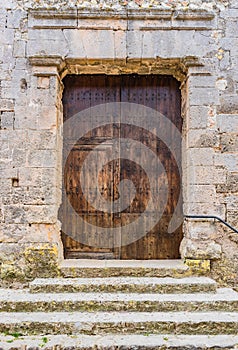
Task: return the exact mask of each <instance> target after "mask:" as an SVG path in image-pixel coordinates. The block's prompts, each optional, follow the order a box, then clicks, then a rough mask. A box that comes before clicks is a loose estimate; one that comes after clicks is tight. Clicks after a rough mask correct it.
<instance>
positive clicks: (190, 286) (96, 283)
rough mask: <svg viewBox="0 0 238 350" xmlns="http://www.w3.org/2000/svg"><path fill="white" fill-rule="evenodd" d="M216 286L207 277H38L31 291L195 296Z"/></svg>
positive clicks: (31, 286) (211, 290) (32, 283)
mask: <svg viewBox="0 0 238 350" xmlns="http://www.w3.org/2000/svg"><path fill="white" fill-rule="evenodd" d="M216 286H217V285H216V282H215V281H214V280H212V279H210V278H208V277H184V278H172V277H164V278H162V277H102V278H37V279H35V280H34V281H32V282H31V283H30V291H31V292H32V293H36V292H48V293H49V292H50V293H54V292H57V293H59V292H60V293H63V292H71V293H72V292H124V293H128V292H130V293H198V292H215V291H216Z"/></svg>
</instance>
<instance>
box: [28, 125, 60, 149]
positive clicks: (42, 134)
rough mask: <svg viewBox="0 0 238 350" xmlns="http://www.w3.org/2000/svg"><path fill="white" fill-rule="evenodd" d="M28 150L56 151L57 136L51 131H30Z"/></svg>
mask: <svg viewBox="0 0 238 350" xmlns="http://www.w3.org/2000/svg"><path fill="white" fill-rule="evenodd" d="M27 138H28V148H29V149H31V150H33V149H34V150H55V149H56V148H57V135H56V133H54V132H52V131H51V130H39V131H38V130H28V131H27Z"/></svg>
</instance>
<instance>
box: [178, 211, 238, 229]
mask: <svg viewBox="0 0 238 350" xmlns="http://www.w3.org/2000/svg"><path fill="white" fill-rule="evenodd" d="M184 217H185V218H188V219H214V220H218V221H220V222H221V223H223V224H224V225H226V226H227V227H229V228H230V229H231V230H232V231H234V232H235V233H238V230H237V229H236V228H234V227H233V226H231V225H230V224H228V222H226V221H224V220H223V219H222V218H219V216H215V215H184Z"/></svg>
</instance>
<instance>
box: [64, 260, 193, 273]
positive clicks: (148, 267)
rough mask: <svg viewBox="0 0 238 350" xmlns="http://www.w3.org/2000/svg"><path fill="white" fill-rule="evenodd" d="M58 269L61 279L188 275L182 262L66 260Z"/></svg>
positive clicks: (186, 267)
mask: <svg viewBox="0 0 238 350" xmlns="http://www.w3.org/2000/svg"><path fill="white" fill-rule="evenodd" d="M60 269H61V273H62V275H63V277H113V276H135V277H145V276H146V277H184V276H187V275H189V274H190V269H189V267H188V266H187V265H185V264H184V263H183V261H182V260H93V259H92V260H84V259H67V260H64V261H63V262H62V263H61V266H60Z"/></svg>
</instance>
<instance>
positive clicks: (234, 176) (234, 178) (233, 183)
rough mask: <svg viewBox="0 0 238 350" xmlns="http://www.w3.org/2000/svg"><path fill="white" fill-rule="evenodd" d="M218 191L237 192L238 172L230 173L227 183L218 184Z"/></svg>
mask: <svg viewBox="0 0 238 350" xmlns="http://www.w3.org/2000/svg"><path fill="white" fill-rule="evenodd" d="M237 170H238V169H237ZM216 191H217V192H218V193H236V192H238V173H229V174H228V176H227V181H226V184H222V185H217V186H216Z"/></svg>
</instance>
